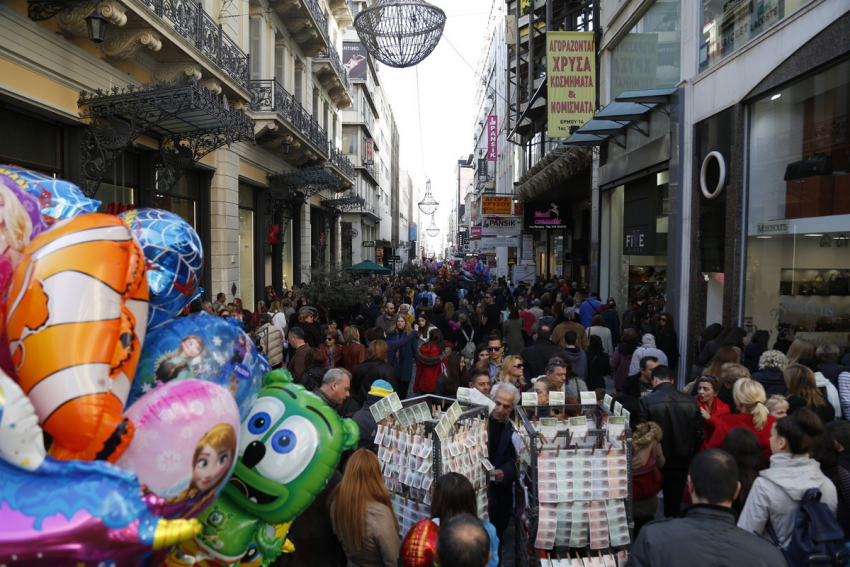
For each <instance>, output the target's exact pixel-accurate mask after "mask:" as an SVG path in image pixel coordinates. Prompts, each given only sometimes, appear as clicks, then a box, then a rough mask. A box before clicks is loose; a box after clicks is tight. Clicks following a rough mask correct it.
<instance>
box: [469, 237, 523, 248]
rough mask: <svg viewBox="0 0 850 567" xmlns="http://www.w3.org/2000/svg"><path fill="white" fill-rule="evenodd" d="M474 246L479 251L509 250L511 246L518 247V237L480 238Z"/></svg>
mask: <svg viewBox="0 0 850 567" xmlns="http://www.w3.org/2000/svg"><path fill="white" fill-rule="evenodd" d="M476 246H477V247H478V248H479V250H486V249H488V248H509V247H511V246H519V237H517V236H514V237H512V238H511V237H508V238H504V237H503V238H486V237H485V238H482V239H481V240H479V241H478V242H477V243H476Z"/></svg>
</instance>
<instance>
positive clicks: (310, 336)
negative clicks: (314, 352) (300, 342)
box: [293, 321, 325, 348]
mask: <svg viewBox="0 0 850 567" xmlns="http://www.w3.org/2000/svg"><path fill="white" fill-rule="evenodd" d="M293 328H297V329H301V330H302V331H304V341H305V342H306V343H307V344H308V345H310V348H319V345H320V344H322V343H324V340H325V338H324V337H323V336H322V335H321V334H319V329H318V328H317V327H316V326H315V325H313V324H311V323H307V322H306V321H302V322H300V323H295V325H293Z"/></svg>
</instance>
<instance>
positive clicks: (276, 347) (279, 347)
mask: <svg viewBox="0 0 850 567" xmlns="http://www.w3.org/2000/svg"><path fill="white" fill-rule="evenodd" d="M256 337H257V344H258V345H259V346H261V347H263V354H264V355H266V358H267V359H268V361H269V365H270V366H271V367H272V368H277V367H278V366H280V365H281V364H283V333H282V332H281V330H280V329H278V328H277V327H275V326H273V325H270V324H269V323H266V324H265V325H263V326H261V327H260V328H259V329H257V333H256Z"/></svg>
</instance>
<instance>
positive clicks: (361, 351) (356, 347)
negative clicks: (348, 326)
mask: <svg viewBox="0 0 850 567" xmlns="http://www.w3.org/2000/svg"><path fill="white" fill-rule="evenodd" d="M364 360H366V347H364V346H363V345H361V344H360V343H357V342H354V343H345V344H344V345H342V357H341V358H340V361H339V363H340V366H342V367H343V368H345V369H346V370H348V371H349V372H350V373H351V374H354V369H355V368H357V365H358V364H360V363H361V362H363V361H364Z"/></svg>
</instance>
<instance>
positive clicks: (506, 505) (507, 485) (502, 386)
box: [487, 382, 520, 540]
mask: <svg viewBox="0 0 850 567" xmlns="http://www.w3.org/2000/svg"><path fill="white" fill-rule="evenodd" d="M519 397H520V396H519V391H517V389H516V387H515V386H514V385H513V384H508V383H507V382H497V383H496V384H495V385H494V386H493V389H492V390H491V391H490V399H491V400H493V401H494V402H496V405H495V407H494V408H493V409H492V410H491V411H490V420H489V421H488V423H487V451H488V453H489V455H490V462H491V463H493V470H491V471H490V490H489V495H488V496H489V500H490V521H491V522H492V523H493V526H495V528H496V535H498V536H499V540H501V539H502V533H503V532H504V531H505V529H507V527H508V522H509V521H510V519H511V509H512V507H513V485H514V481H515V480H516V476H517V475H516V448H515V447H514V443H513V428H512V424H511V420H510V417H511V413H513V411H514V406H515V405H517V404H518V403H519Z"/></svg>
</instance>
